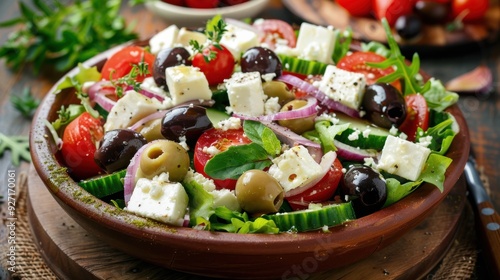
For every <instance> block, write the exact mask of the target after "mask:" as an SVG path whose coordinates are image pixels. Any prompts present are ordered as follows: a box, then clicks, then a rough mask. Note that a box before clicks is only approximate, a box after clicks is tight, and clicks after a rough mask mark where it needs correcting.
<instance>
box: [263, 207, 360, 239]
mask: <svg viewBox="0 0 500 280" xmlns="http://www.w3.org/2000/svg"><path fill="white" fill-rule="evenodd" d="M266 218H268V219H271V220H273V221H274V222H275V223H276V226H277V227H278V228H279V229H280V231H290V230H291V231H293V230H296V231H298V232H302V231H310V230H316V229H320V228H323V227H324V226H328V227H331V226H336V225H340V224H343V223H345V222H347V221H350V220H354V219H356V215H355V214H354V209H353V208H352V205H351V203H350V202H346V203H341V204H331V205H327V206H323V207H321V208H318V209H306V210H300V211H294V212H286V213H277V214H274V215H266Z"/></svg>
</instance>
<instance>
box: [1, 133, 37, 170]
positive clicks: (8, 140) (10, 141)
mask: <svg viewBox="0 0 500 280" xmlns="http://www.w3.org/2000/svg"><path fill="white" fill-rule="evenodd" d="M6 150H10V152H11V161H12V164H13V165H15V166H19V164H20V163H21V160H25V161H27V162H31V155H30V146H29V138H28V137H27V136H7V135H5V134H3V133H0V156H3V153H4V152H5V151H6Z"/></svg>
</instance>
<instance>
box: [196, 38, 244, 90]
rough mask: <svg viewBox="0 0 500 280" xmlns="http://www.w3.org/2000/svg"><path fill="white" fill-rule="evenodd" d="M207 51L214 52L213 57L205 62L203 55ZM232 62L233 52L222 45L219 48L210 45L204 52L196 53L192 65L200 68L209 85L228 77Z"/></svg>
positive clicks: (232, 69)
mask: <svg viewBox="0 0 500 280" xmlns="http://www.w3.org/2000/svg"><path fill="white" fill-rule="evenodd" d="M209 52H213V53H215V58H213V59H211V60H210V61H209V62H207V61H205V57H204V56H205V55H208V53H209ZM234 63H235V61H234V57H233V54H231V52H230V51H229V50H228V49H227V48H226V47H224V46H222V50H221V49H218V48H216V47H215V46H213V45H210V46H209V47H208V48H207V49H205V50H204V53H197V54H196V55H195V56H194V57H193V66H195V67H198V68H200V71H201V72H203V74H205V77H206V78H207V81H208V84H209V85H217V84H219V83H222V82H223V81H224V80H225V79H229V78H230V77H231V75H232V74H233V71H234Z"/></svg>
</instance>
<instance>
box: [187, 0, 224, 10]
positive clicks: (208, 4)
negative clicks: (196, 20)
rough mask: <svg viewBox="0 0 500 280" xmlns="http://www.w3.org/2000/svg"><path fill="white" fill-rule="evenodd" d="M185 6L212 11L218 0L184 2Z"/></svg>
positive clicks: (190, 0)
mask: <svg viewBox="0 0 500 280" xmlns="http://www.w3.org/2000/svg"><path fill="white" fill-rule="evenodd" d="M185 1H186V6H188V7H190V8H196V9H212V8H215V7H217V5H218V4H219V0H185Z"/></svg>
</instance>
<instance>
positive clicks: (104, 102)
mask: <svg viewBox="0 0 500 280" xmlns="http://www.w3.org/2000/svg"><path fill="white" fill-rule="evenodd" d="M86 93H87V94H88V95H89V99H90V101H91V102H95V103H97V104H99V106H101V107H102V108H103V109H104V110H106V111H107V112H109V111H111V108H113V106H115V104H116V101H114V100H111V99H109V98H108V97H107V95H111V94H115V89H114V87H113V85H112V84H111V83H110V82H109V81H99V82H96V83H94V84H93V85H91V86H90V87H89V88H88V89H87V90H86Z"/></svg>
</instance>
